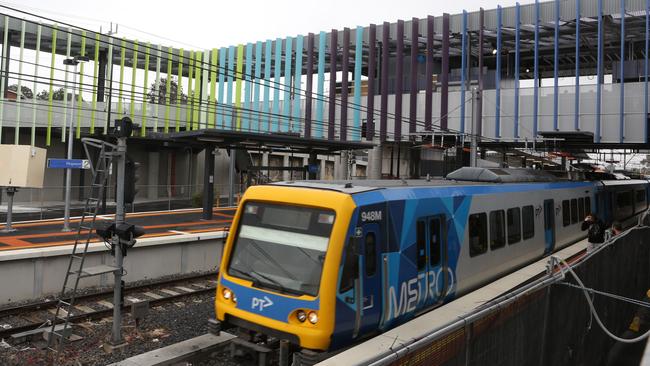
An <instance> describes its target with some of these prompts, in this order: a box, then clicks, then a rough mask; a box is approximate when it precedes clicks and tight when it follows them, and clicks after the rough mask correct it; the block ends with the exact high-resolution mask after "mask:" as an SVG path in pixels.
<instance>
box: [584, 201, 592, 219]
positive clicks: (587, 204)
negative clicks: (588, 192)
mask: <svg viewBox="0 0 650 366" xmlns="http://www.w3.org/2000/svg"><path fill="white" fill-rule="evenodd" d="M590 213H591V197H585V217H586V216H587V215H589V214H590Z"/></svg>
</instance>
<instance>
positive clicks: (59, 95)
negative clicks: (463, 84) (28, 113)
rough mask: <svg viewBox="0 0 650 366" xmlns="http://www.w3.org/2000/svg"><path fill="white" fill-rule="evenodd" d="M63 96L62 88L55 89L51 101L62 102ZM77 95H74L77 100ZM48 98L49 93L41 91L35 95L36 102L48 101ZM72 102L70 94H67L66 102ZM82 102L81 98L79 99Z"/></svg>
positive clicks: (63, 90)
mask: <svg viewBox="0 0 650 366" xmlns="http://www.w3.org/2000/svg"><path fill="white" fill-rule="evenodd" d="M64 95H65V89H64V88H59V89H56V90H55V91H54V92H53V93H52V100H63V96H64ZM78 97H79V94H75V98H78ZM49 98H50V92H49V91H47V90H41V91H40V92H39V93H38V94H36V99H38V100H49ZM71 100H72V93H68V102H69V101H71ZM81 100H82V101H83V98H82V99H81Z"/></svg>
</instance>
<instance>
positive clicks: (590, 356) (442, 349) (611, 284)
mask: <svg viewBox="0 0 650 366" xmlns="http://www.w3.org/2000/svg"><path fill="white" fill-rule="evenodd" d="M649 235H650V228H648V227H636V228H633V229H631V230H629V231H627V232H625V233H623V234H621V235H619V236H617V237H615V238H613V239H612V240H611V241H610V242H609V243H608V244H607V245H604V246H603V247H602V248H601V249H600V250H598V251H597V252H595V253H593V254H592V255H591V257H590V258H588V260H585V261H580V262H578V264H577V265H576V267H575V268H574V271H575V273H576V274H577V276H578V277H579V278H580V279H581V280H582V281H583V283H584V285H585V288H587V289H593V290H597V291H599V292H602V293H598V294H597V293H594V292H591V291H588V293H589V294H590V296H591V298H592V299H593V303H594V309H595V311H596V312H597V314H598V315H599V316H600V318H601V319H602V322H603V324H604V325H605V326H606V327H607V328H608V329H609V330H610V331H611V332H612V333H614V334H615V335H618V336H620V337H623V338H633V337H637V336H639V335H640V334H642V333H644V332H646V331H647V330H648V328H650V317H649V316H647V314H648V313H649V312H650V311H649V310H648V308H647V307H646V306H642V305H639V302H633V301H625V299H621V298H620V297H618V298H617V296H623V297H626V298H629V299H635V300H642V301H643V300H644V301H650V298H649V296H648V295H647V292H648V291H649V289H650V266H649V265H650V263H649V261H650V246H648V245H646V238H647V237H648V236H649ZM612 295H614V296H612ZM646 304H647V306H650V303H646ZM639 314H642V315H639ZM644 315H645V317H644ZM639 317H640V320H639V319H638V318H639ZM635 318H636V319H635ZM635 325H636V326H635ZM645 345H646V341H645V340H644V341H640V342H637V343H634V344H626V343H621V342H617V341H615V340H614V339H612V338H611V337H610V336H608V335H607V334H606V333H605V332H604V331H603V329H602V328H601V327H600V326H599V325H598V324H597V322H596V319H595V317H594V313H593V312H592V311H591V309H590V307H589V306H588V303H587V301H586V299H585V295H584V291H583V289H582V288H580V287H579V286H578V284H577V282H576V281H575V279H574V278H573V277H572V276H570V275H568V274H566V277H565V278H564V279H563V280H562V281H559V282H555V283H554V284H552V285H550V286H545V287H543V288H541V289H537V290H534V291H532V292H528V293H526V294H525V295H523V296H520V297H518V298H517V299H516V300H514V301H512V302H509V303H507V304H505V305H503V306H499V307H496V308H494V309H493V311H491V312H489V313H488V314H487V315H484V316H482V317H480V318H479V319H476V320H469V318H468V320H467V321H466V322H465V323H464V325H463V326H457V327H455V328H450V329H448V330H447V331H446V332H445V333H444V334H443V335H442V336H440V337H438V338H436V339H435V340H432V341H431V342H428V343H426V344H423V345H421V346H419V347H414V349H413V350H410V351H409V352H408V353H406V355H405V356H404V357H401V358H400V359H399V360H397V361H394V362H392V363H391V364H392V365H413V366H419V365H445V366H456V365H458V366H460V365H498V366H509V365H512V366H514V365H638V364H639V360H640V359H641V356H642V353H643V350H644V348H645Z"/></svg>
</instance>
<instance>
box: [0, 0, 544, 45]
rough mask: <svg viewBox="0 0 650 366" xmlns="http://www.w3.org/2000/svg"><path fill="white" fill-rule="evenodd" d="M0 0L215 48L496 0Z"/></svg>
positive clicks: (132, 33) (87, 23) (132, 34)
mask: <svg viewBox="0 0 650 366" xmlns="http://www.w3.org/2000/svg"><path fill="white" fill-rule="evenodd" d="M515 2H516V1H515V0H503V1H501V2H500V5H501V6H504V7H506V6H513V5H514V4H515ZM519 2H520V3H521V4H527V3H531V2H533V1H531V0H521V1H519ZM0 4H2V5H6V6H12V7H16V8H20V9H23V10H27V11H30V12H35V13H38V14H42V15H44V16H48V17H51V18H54V19H57V20H62V21H67V22H70V23H72V24H75V25H80V26H83V27H87V28H90V29H92V30H99V27H100V26H102V28H103V30H104V32H106V30H107V28H108V26H109V23H110V22H113V23H118V24H119V25H120V28H119V33H118V36H126V37H129V38H137V39H139V40H146V41H152V42H157V43H161V44H163V45H175V46H184V47H188V46H192V47H195V48H213V47H222V46H229V45H234V44H239V43H246V42H254V41H259V40H266V39H269V38H277V37H286V36H295V35H298V34H303V35H304V34H307V33H309V32H314V33H316V32H319V31H321V30H323V31H329V30H330V29H333V28H336V29H342V28H343V27H355V26H357V25H361V26H366V25H368V24H370V23H380V22H382V21H390V22H394V21H396V20H397V19H404V20H409V19H411V18H412V17H418V18H424V17H425V16H427V15H434V16H439V15H442V13H443V12H447V13H450V14H455V13H460V12H462V10H463V9H465V10H467V11H475V10H478V9H479V7H481V6H482V7H484V8H485V9H492V8H495V7H496V6H497V4H498V3H497V2H491V1H480V0H455V1H448V0H430V1H423V0H329V1H313V0H302V1H298V0H238V1H224V0H221V1H211V2H208V1H196V0H184V1H169V0H159V1H144V0H141V1H139V0H130V1H126V0H112V1H96V0H58V1H52V0H20V1H18V0H13V1H1V0H0ZM5 11H6V10H5V9H2V12H5ZM140 31H142V32H140ZM143 32H146V33H143Z"/></svg>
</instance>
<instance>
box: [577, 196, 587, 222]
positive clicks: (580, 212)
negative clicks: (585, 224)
mask: <svg viewBox="0 0 650 366" xmlns="http://www.w3.org/2000/svg"><path fill="white" fill-rule="evenodd" d="M586 216H587V213H586V212H585V199H584V198H582V197H580V198H578V217H579V218H580V220H584V218H585V217H586Z"/></svg>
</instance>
